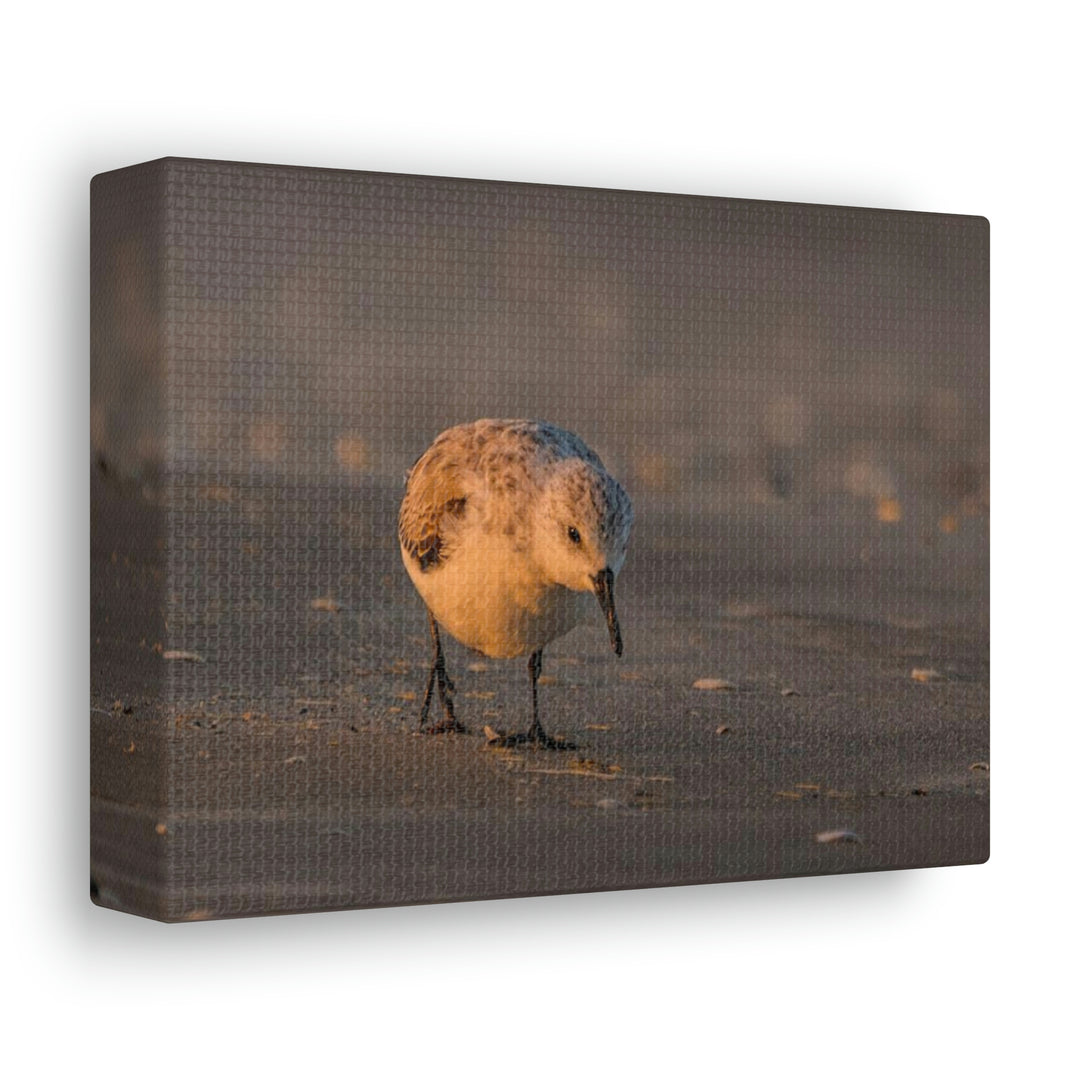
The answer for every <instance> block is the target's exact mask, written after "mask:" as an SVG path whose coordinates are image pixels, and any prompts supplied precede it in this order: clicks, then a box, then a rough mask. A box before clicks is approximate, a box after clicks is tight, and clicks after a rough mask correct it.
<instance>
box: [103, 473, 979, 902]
mask: <svg viewBox="0 0 1080 1080" xmlns="http://www.w3.org/2000/svg"><path fill="white" fill-rule="evenodd" d="M212 479H213V482H211V481H210V480H208V479H207V478H205V477H202V478H199V477H194V478H188V479H186V480H184V481H183V482H182V483H178V484H175V485H174V486H173V489H172V490H171V494H170V495H169V499H170V500H172V501H171V502H169V503H168V505H165V504H164V503H163V497H162V496H161V495H155V494H154V493H153V492H150V491H143V490H141V489H140V488H139V487H137V486H136V485H132V484H130V483H128V484H125V483H119V482H117V481H116V480H115V479H114V478H113V477H111V476H110V475H108V474H107V473H103V472H102V471H101V470H95V472H94V476H93V479H92V523H91V525H92V528H91V532H92V544H91V562H92V612H91V635H92V639H93V641H94V649H93V659H92V675H91V683H92V685H91V717H90V718H91V731H92V745H93V752H92V777H91V792H90V794H91V809H92V829H93V833H92V852H91V874H92V882H93V884H92V891H93V894H94V897H95V900H96V901H97V902H98V903H101V904H104V905H106V906H110V907H116V908H120V909H124V910H129V911H135V912H138V913H142V914H153V915H155V916H156V917H159V918H163V919H167V920H188V919H199V918H210V917H224V916H237V915H249V914H262V913H273V912H288V911H297V910H313V909H332V908H342V907H353V906H368V905H384V904H400V903H423V902H437V901H447V900H465V899H477V898H487V897H507V896H515V895H528V894H536V893H554V892H565V891H574V890H593V889H618V888H634V887H644V886H661V885H675V884H689V883H699V882H708V881H723V880H735V879H745V878H753V877H768V876H778V875H799V874H819V873H841V872H848V871H865V870H882V869H892V868H899V867H910V866H929V865H938V864H948V863H965V862H979V861H982V860H984V859H986V858H987V857H988V854H989V758H990V751H989V744H988V739H989V596H988V582H989V569H988V567H989V542H988V531H989V523H988V518H987V517H986V516H985V515H983V514H981V513H980V514H973V515H971V516H968V517H965V518H963V519H961V520H959V521H958V522H957V523H956V526H955V528H953V527H952V526H951V525H950V528H949V529H948V530H945V531H943V530H942V529H941V528H940V527H939V514H938V510H937V508H936V507H935V506H933V505H932V504H931V503H929V501H928V504H927V505H926V506H925V507H919V506H905V508H904V509H905V512H904V516H903V518H902V519H901V520H899V521H888V522H885V523H883V522H882V521H881V520H880V519H879V518H880V515H877V514H875V513H874V512H873V509H872V507H870V506H869V505H868V504H867V503H866V502H865V500H856V499H852V498H850V497H840V496H837V497H826V496H810V495H807V496H805V497H799V498H793V499H772V500H761V501H756V502H752V501H747V500H743V501H741V502H738V503H735V504H732V505H718V506H716V507H715V508H710V509H709V510H708V511H705V510H702V509H701V508H700V507H698V508H695V507H694V506H689V507H687V506H678V505H676V504H675V503H674V501H673V500H668V501H667V502H664V501H663V500H659V499H658V500H655V501H654V502H653V504H652V508H653V511H652V512H651V513H650V504H649V503H648V502H646V503H645V513H642V514H640V515H639V525H638V526H637V528H636V530H635V535H634V538H633V541H632V545H631V555H630V558H629V560H628V562H627V566H626V569H625V571H624V573H623V575H622V576H621V578H620V581H619V595H618V604H619V612H620V619H621V622H622V626H623V634H624V637H625V641H626V652H625V655H624V657H623V658H622V659H621V660H616V659H615V658H614V657H613V656H612V654H611V652H610V648H609V646H608V642H607V638H606V633H605V630H604V627H603V623H602V619H601V617H600V615H599V612H598V614H597V622H596V625H595V626H588V627H581V628H579V629H577V630H576V631H574V632H573V633H572V634H570V635H569V636H567V637H566V638H564V639H562V640H560V641H558V642H556V643H555V644H554V645H553V646H552V647H551V648H550V649H549V650H548V651H547V652H546V653H545V667H544V679H543V683H544V685H542V686H541V690H540V693H541V709H542V711H543V716H544V722H545V726H546V727H547V729H548V730H549V731H551V732H553V733H558V734H561V735H564V736H566V737H568V738H571V739H573V740H574V741H575V742H576V743H577V744H578V747H579V749H578V750H576V751H570V752H563V753H556V752H551V751H542V750H532V749H524V750H493V749H490V748H488V747H487V745H486V739H485V736H484V734H483V729H484V727H485V726H488V727H492V728H495V729H502V730H511V731H512V730H520V729H521V728H522V727H524V726H525V724H526V723H527V706H528V698H527V685H528V684H527V677H526V672H525V665H524V662H523V661H521V662H516V661H493V660H487V659H484V658H482V657H479V656H477V655H475V654H470V653H468V652H466V651H465V650H464V649H462V648H460V647H459V646H457V645H456V644H454V643H450V644H449V646H448V656H447V661H448V666H449V669H450V672H451V675H452V676H453V677H454V679H455V681H456V683H457V703H458V712H459V715H460V717H461V719H462V720H463V721H464V722H465V723H466V724H467V725H468V726H469V728H470V734H468V735H450V736H421V735H417V734H416V732H415V726H416V714H417V710H418V707H419V698H420V695H421V694H422V691H423V685H424V680H425V677H426V673H427V664H428V662H429V652H428V650H429V643H428V638H427V632H426V625H425V619H424V614H423V609H422V606H421V604H420V601H419V599H418V598H417V597H416V595H415V593H414V592H413V590H412V587H411V585H410V583H409V581H408V579H407V577H406V575H405V573H404V570H403V568H402V566H401V564H400V558H399V555H398V552H397V548H396V541H395V539H394V533H393V521H394V515H395V513H396V508H397V500H398V499H399V498H400V489H399V488H397V487H395V486H394V485H393V484H390V483H388V482H385V481H380V480H376V479H372V480H370V481H363V480H357V479H349V480H348V481H342V482H341V483H340V484H334V485H328V486H327V485H323V486H319V487H314V486H311V485H305V484H303V483H297V484H292V485H288V484H285V485H282V484H270V483H268V482H265V481H262V480H253V479H252V478H251V477H247V478H244V479H242V480H237V481H235V482H229V483H223V482H222V481H221V478H220V477H217V478H212ZM148 496H149V497H148ZM166 502H168V500H166ZM178 507H180V508H181V509H183V510H184V512H185V513H191V512H194V513H195V514H196V516H197V517H196V519H197V521H198V525H199V527H198V530H197V535H193V536H191V537H188V538H186V539H185V537H184V536H173V537H172V538H171V540H170V541H169V542H166V538H165V535H164V532H165V526H166V523H168V522H169V521H172V522H173V523H174V524H175V522H177V521H183V520H185V518H184V517H183V515H182V514H181V513H180V512H179V511H178V509H177V508H178ZM170 515H172V516H171V517H170ZM188 540H190V541H191V542H192V543H194V544H201V545H203V547H202V548H201V549H200V550H201V553H200V555H199V557H198V560H197V562H196V563H192V562H191V559H190V558H189V559H187V561H186V562H184V563H183V564H181V565H185V566H186V565H198V566H199V567H201V570H200V572H199V574H198V575H197V580H195V577H192V578H191V579H190V580H186V579H185V580H178V578H177V572H176V567H177V565H178V564H177V563H176V562H175V560H174V561H172V562H170V558H171V557H172V556H171V555H170V546H171V547H172V548H173V549H174V550H175V548H176V547H177V545H181V544H183V543H185V542H187V541H188ZM181 576H182V575H181ZM913 673H915V676H914V677H913ZM703 680H704V682H703ZM695 683H698V684H699V685H698V686H695Z"/></svg>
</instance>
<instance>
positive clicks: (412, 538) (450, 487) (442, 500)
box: [398, 442, 468, 572]
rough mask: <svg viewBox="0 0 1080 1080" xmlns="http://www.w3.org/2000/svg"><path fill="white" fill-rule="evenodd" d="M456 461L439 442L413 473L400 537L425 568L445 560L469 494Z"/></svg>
mask: <svg viewBox="0 0 1080 1080" xmlns="http://www.w3.org/2000/svg"><path fill="white" fill-rule="evenodd" d="M462 481H463V477H462V474H461V471H460V469H459V468H458V467H457V465H456V462H455V461H454V460H453V459H452V458H451V457H449V456H448V455H447V454H445V453H443V452H442V447H440V445H439V443H438V442H436V443H435V444H434V445H433V446H432V447H431V448H430V449H429V450H428V451H427V453H425V454H424V455H423V456H422V457H421V458H420V459H419V460H418V461H417V463H416V464H415V465H414V466H413V467H412V469H411V470H410V472H409V480H408V484H407V485H406V488H405V498H404V499H403V500H402V503H401V511H400V513H399V514H398V538H399V539H400V541H401V546H402V548H404V550H405V551H406V552H407V554H408V555H409V556H410V557H411V558H413V559H415V560H416V561H417V563H418V564H419V566H420V569H421V570H422V571H425V572H426V571H428V570H431V569H434V568H435V567H436V566H438V565H440V563H442V562H444V561H445V559H446V557H447V554H448V547H449V545H450V543H451V541H452V539H453V536H454V534H455V533H456V527H457V525H458V523H459V522H460V520H461V518H462V517H463V516H464V514H465V507H466V505H467V503H468V497H467V494H466V492H465V485H464V484H463V482H462Z"/></svg>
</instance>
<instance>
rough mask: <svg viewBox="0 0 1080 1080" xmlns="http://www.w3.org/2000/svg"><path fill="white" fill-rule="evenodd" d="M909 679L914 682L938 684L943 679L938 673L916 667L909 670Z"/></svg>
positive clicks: (928, 668)
mask: <svg viewBox="0 0 1080 1080" xmlns="http://www.w3.org/2000/svg"><path fill="white" fill-rule="evenodd" d="M911 677H912V678H913V679H914V680H915V681H916V682H940V681H941V680H942V679H944V678H945V676H944V675H942V674H941V672H940V671H935V670H934V669H933V668H930V667H917V668H912V669H911Z"/></svg>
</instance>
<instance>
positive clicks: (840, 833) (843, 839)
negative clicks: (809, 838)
mask: <svg viewBox="0 0 1080 1080" xmlns="http://www.w3.org/2000/svg"><path fill="white" fill-rule="evenodd" d="M814 839H815V840H816V841H817V842H818V843H819V844H861V843H862V838H861V837H860V836H859V834H858V833H854V832H852V831H851V830H850V829H825V830H823V831H822V832H819V833H815V834H814Z"/></svg>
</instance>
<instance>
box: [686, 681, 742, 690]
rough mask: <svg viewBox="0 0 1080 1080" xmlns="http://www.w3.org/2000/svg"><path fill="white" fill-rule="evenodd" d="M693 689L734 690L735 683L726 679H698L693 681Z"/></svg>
mask: <svg viewBox="0 0 1080 1080" xmlns="http://www.w3.org/2000/svg"><path fill="white" fill-rule="evenodd" d="M694 689H695V690H734V689H735V684H734V683H731V682H728V681H727V679H698V680H697V681H696V682H695V683H694Z"/></svg>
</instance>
